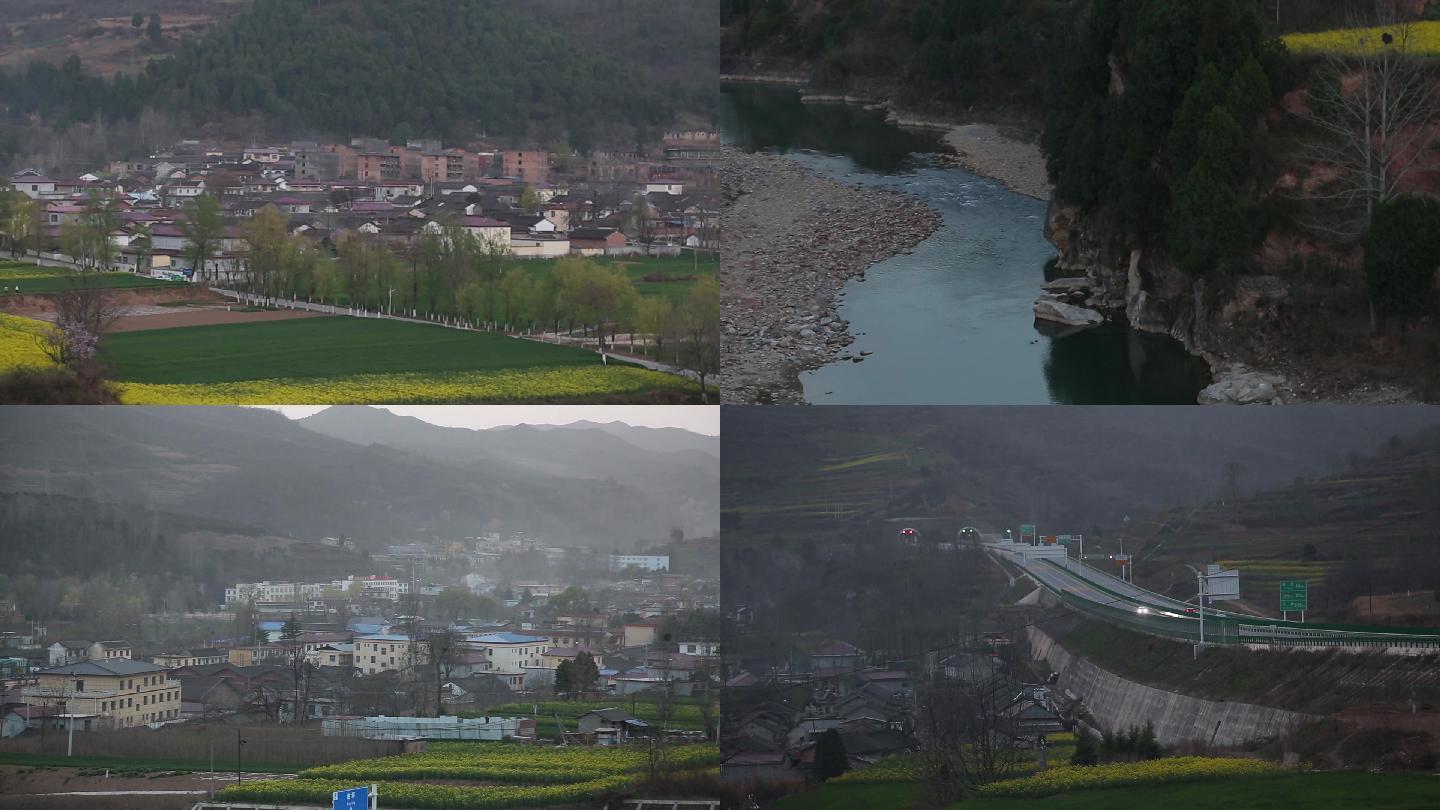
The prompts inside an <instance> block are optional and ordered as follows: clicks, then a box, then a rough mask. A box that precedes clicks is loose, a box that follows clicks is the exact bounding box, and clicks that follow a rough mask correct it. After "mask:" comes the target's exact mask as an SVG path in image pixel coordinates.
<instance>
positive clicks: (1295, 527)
mask: <svg viewBox="0 0 1440 810" xmlns="http://www.w3.org/2000/svg"><path fill="white" fill-rule="evenodd" d="M1255 490H1256V488H1252V487H1246V491H1247V492H1255V494H1253V495H1245V496H1242V497H1239V498H1233V499H1223V500H1214V501H1210V502H1207V503H1203V504H1200V505H1198V506H1194V507H1186V508H1179V509H1171V510H1166V511H1164V512H1160V513H1158V514H1155V515H1152V516H1147V517H1145V518H1143V519H1137V520H1135V521H1133V522H1132V523H1131V524H1130V525H1128V526H1125V527H1123V528H1122V531H1123V534H1124V536H1125V537H1126V538H1127V541H1126V545H1127V548H1133V549H1134V550H1135V552H1136V557H1137V560H1138V562H1137V564H1136V571H1137V572H1139V576H1140V581H1141V582H1142V584H1145V585H1146V587H1151V588H1154V589H1156V590H1161V591H1169V592H1170V593H1172V594H1175V595H1182V596H1183V597H1189V596H1193V595H1194V592H1195V575H1194V572H1193V571H1192V570H1191V569H1190V568H1188V567H1187V563H1188V564H1189V565H1197V566H1198V565H1201V564H1204V563H1212V562H1217V563H1223V564H1224V565H1225V566H1226V567H1227V568H1232V567H1233V568H1238V569H1239V570H1240V580H1241V594H1242V596H1243V597H1244V599H1245V603H1246V604H1247V605H1248V606H1251V607H1252V608H1253V609H1254V610H1256V611H1259V612H1263V613H1265V614H1271V615H1277V616H1278V615H1279V613H1278V605H1279V583H1280V582H1281V581H1282V580H1306V581H1308V582H1309V583H1310V614H1309V615H1310V616H1311V617H1314V618H1327V617H1328V618H1332V619H1335V620H1344V621H1355V622H1366V621H1368V620H1369V619H1370V618H1372V616H1371V615H1370V614H1371V613H1372V612H1374V611H1375V610H1376V609H1377V607H1378V608H1379V609H1380V610H1381V611H1382V612H1385V613H1399V614H1400V615H1398V616H1396V615H1387V616H1384V617H1383V620H1384V621H1385V622H1387V623H1405V622H1406V621H1407V620H1409V619H1413V620H1414V622H1415V623H1421V624H1427V625H1434V624H1436V623H1437V613H1440V605H1436V600H1435V599H1434V594H1433V592H1434V591H1435V588H1436V586H1437V583H1440V547H1437V546H1436V544H1435V542H1434V538H1435V537H1436V535H1437V532H1440V497H1437V495H1440V431H1435V430H1431V431H1427V432H1425V433H1422V434H1420V435H1417V436H1413V437H1411V436H1399V435H1397V436H1395V437H1394V438H1392V439H1389V440H1387V441H1386V442H1385V444H1384V445H1383V446H1382V448H1381V449H1380V452H1378V453H1377V454H1376V455H1374V456H1373V457H1362V456H1360V455H1359V454H1356V455H1352V456H1351V457H1350V458H1349V459H1348V460H1347V463H1346V465H1345V469H1344V470H1343V471H1341V472H1336V473H1333V474H1330V475H1324V476H1297V477H1296V478H1295V479H1294V480H1293V481H1290V482H1287V483H1286V484H1285V485H1282V486H1276V487H1271V488H1264V489H1262V490H1260V491H1258V492H1256V491H1255ZM1137 517H1138V516H1137ZM1371 594H1399V595H1400V596H1401V597H1405V596H1409V597H1411V600H1410V602H1409V605H1408V607H1405V606H1403V605H1402V606H1401V607H1402V608H1403V609H1399V610H1391V608H1392V605H1390V604H1389V602H1390V601H1392V600H1388V599H1387V600H1385V603H1384V604H1381V600H1378V599H1375V600H1370V599H1362V600H1360V604H1358V605H1357V604H1352V603H1353V602H1354V600H1356V599H1357V597H1368V596H1369V595H1371ZM1399 601H1401V602H1405V601H1406V600H1405V599H1400V600H1399ZM1406 613H1413V614H1414V615H1413V616H1410V617H1407V616H1406V615H1405V614H1406ZM1376 617H1377V620H1378V617H1379V613H1376Z"/></svg>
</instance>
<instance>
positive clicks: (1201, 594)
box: [1195, 568, 1205, 659]
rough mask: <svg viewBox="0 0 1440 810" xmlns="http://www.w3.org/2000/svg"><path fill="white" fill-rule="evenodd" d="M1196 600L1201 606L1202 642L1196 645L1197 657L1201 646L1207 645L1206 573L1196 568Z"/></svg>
mask: <svg viewBox="0 0 1440 810" xmlns="http://www.w3.org/2000/svg"><path fill="white" fill-rule="evenodd" d="M1195 588H1196V595H1195V601H1196V602H1197V603H1198V604H1199V606H1200V608H1199V609H1200V643H1199V644H1196V645H1195V657H1196V658H1197V659H1198V658H1199V657H1200V648H1201V647H1203V646H1205V574H1203V573H1202V572H1201V571H1200V569H1198V568H1197V569H1195Z"/></svg>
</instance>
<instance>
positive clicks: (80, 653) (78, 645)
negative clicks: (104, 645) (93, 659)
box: [49, 641, 91, 667]
mask: <svg viewBox="0 0 1440 810" xmlns="http://www.w3.org/2000/svg"><path fill="white" fill-rule="evenodd" d="M90 646H91V642H89V641H57V642H55V643H54V644H51V645H50V647H49V650H50V666H52V667H58V666H62V665H64V664H74V663H76V662H79V661H85V660H87V659H89V658H90Z"/></svg>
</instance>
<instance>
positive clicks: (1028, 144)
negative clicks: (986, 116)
mask: <svg viewBox="0 0 1440 810" xmlns="http://www.w3.org/2000/svg"><path fill="white" fill-rule="evenodd" d="M902 120H903V119H902ZM945 143H947V144H949V146H950V148H951V149H954V150H955V158H954V159H955V161H956V162H957V163H958V164H959V165H960V167H961V168H963V169H965V170H966V171H970V172H974V173H975V174H978V175H980V176H981V177H989V178H991V179H993V180H999V181H1000V182H1001V183H1003V184H1005V187H1006V188H1008V189H1010V190H1011V191H1014V192H1016V193H1017V194H1024V195H1025V196H1027V197H1034V198H1035V199H1037V200H1048V199H1050V192H1051V191H1052V190H1053V186H1051V185H1050V178H1049V176H1048V175H1047V174H1046V171H1045V156H1044V155H1043V154H1041V153H1040V145H1039V144H1038V143H1034V142H1033V141H1030V140H1028V139H1026V138H1023V137H1021V135H1020V133H1018V132H1015V131H1012V130H1009V129H1005V128H1002V127H999V126H996V125H994V124H980V123H977V124H961V125H959V126H955V127H951V129H950V131H949V133H947V134H946V135H945Z"/></svg>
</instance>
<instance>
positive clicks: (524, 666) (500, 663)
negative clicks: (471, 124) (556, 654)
mask: <svg viewBox="0 0 1440 810" xmlns="http://www.w3.org/2000/svg"><path fill="white" fill-rule="evenodd" d="M465 643H466V646H468V647H470V649H471V650H473V651H474V652H478V653H480V654H482V655H484V656H485V658H486V663H485V666H484V668H483V671H484V672H487V673H490V674H493V675H495V676H496V677H497V678H500V679H501V680H503V681H504V682H505V683H506V685H508V686H509V687H510V688H511V689H514V690H517V691H518V690H521V689H524V688H525V676H526V672H527V671H530V670H533V669H535V668H536V667H543V666H544V665H545V660H544V658H545V651H546V650H548V649H550V648H551V647H553V646H554V642H553V639H551V638H549V637H548V636H530V635H523V634H520V633H483V634H481V635H475V636H466V638H465Z"/></svg>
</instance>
